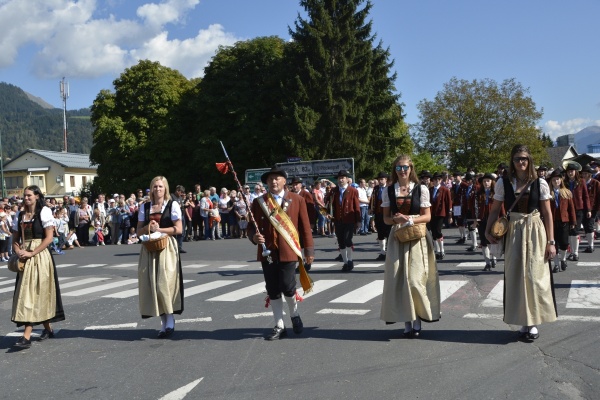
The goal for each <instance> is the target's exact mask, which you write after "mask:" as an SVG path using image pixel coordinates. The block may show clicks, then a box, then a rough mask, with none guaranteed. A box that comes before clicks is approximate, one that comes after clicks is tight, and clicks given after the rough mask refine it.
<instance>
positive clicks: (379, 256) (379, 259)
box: [375, 254, 385, 261]
mask: <svg viewBox="0 0 600 400" xmlns="http://www.w3.org/2000/svg"><path fill="white" fill-rule="evenodd" d="M375 261H385V254H379V255H378V256H377V258H376V259H375Z"/></svg>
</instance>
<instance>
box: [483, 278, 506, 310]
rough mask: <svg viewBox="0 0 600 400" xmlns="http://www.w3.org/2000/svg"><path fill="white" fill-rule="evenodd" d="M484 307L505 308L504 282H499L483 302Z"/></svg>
mask: <svg viewBox="0 0 600 400" xmlns="http://www.w3.org/2000/svg"><path fill="white" fill-rule="evenodd" d="M481 306H482V307H500V308H501V307H504V281H499V282H498V283H497V284H496V286H494V288H493V289H492V290H491V291H490V293H489V294H488V296H487V297H486V299H485V300H484V301H483V302H481Z"/></svg>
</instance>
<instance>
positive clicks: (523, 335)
mask: <svg viewBox="0 0 600 400" xmlns="http://www.w3.org/2000/svg"><path fill="white" fill-rule="evenodd" d="M517 337H518V338H519V340H527V339H529V332H521V331H519V332H517Z"/></svg>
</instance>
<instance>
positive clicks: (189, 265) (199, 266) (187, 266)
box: [182, 264, 208, 268]
mask: <svg viewBox="0 0 600 400" xmlns="http://www.w3.org/2000/svg"><path fill="white" fill-rule="evenodd" d="M204 267H208V264H188V265H183V266H182V268H204Z"/></svg>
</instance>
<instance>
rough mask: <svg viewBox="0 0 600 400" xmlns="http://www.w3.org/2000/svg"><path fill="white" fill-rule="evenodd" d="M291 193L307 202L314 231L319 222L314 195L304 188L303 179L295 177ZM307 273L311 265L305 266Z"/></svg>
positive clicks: (309, 218)
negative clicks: (317, 221) (316, 223)
mask: <svg viewBox="0 0 600 400" xmlns="http://www.w3.org/2000/svg"><path fill="white" fill-rule="evenodd" d="M290 188H291V191H292V192H294V193H296V194H298V195H300V197H302V198H303V199H304V201H305V202H306V211H307V213H308V220H309V221H310V226H311V229H314V227H315V222H316V220H317V209H316V208H315V200H314V198H313V195H312V194H311V193H310V192H309V191H308V190H306V188H304V187H302V178H300V177H299V176H294V177H293V178H292V184H291V186H290ZM304 267H305V268H306V270H307V271H310V268H311V265H310V264H309V263H306V264H304Z"/></svg>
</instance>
